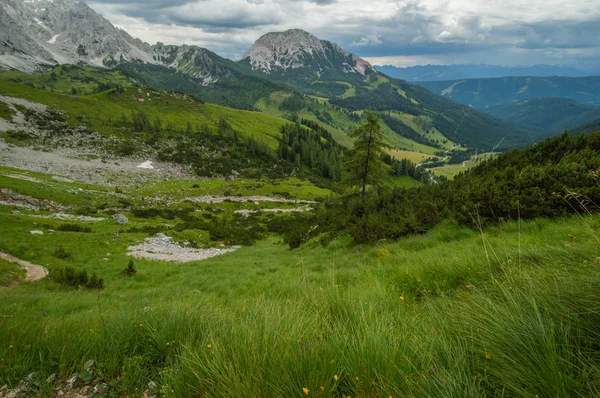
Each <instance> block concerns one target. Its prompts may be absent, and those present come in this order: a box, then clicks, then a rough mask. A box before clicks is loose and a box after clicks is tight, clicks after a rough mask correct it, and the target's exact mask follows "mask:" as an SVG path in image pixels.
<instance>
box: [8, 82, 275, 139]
mask: <svg viewBox="0 0 600 398" xmlns="http://www.w3.org/2000/svg"><path fill="white" fill-rule="evenodd" d="M25 76H27V75H25ZM0 77H1V76H0ZM5 77H6V76H5ZM32 80H33V79H32ZM68 82H69V81H67V83H64V84H63V86H64V87H65V89H66V88H67V87H68V84H69V83H68ZM66 90H67V91H70V89H66ZM0 94H1V95H6V96H10V97H17V98H23V99H26V100H29V101H32V102H35V103H40V104H44V105H47V106H50V107H52V108H55V109H57V110H59V111H62V112H64V114H65V115H66V117H67V118H68V119H69V121H70V122H71V124H73V125H79V124H81V123H83V124H84V125H85V126H86V127H88V128H90V129H93V130H95V131H99V132H101V133H107V134H115V133H117V132H118V130H119V129H118V127H117V126H116V123H117V122H118V121H119V119H120V118H121V116H122V115H123V114H125V115H126V116H130V115H132V114H133V113H136V112H139V111H142V112H144V113H146V114H147V116H148V117H149V119H150V120H151V121H154V120H155V119H156V118H160V119H161V120H162V122H163V123H164V124H165V126H166V125H171V126H172V127H173V128H175V129H181V130H185V129H186V128H187V123H188V121H189V122H190V123H192V127H196V126H197V125H200V124H206V125H208V126H209V127H211V128H215V127H216V126H217V125H218V123H219V120H220V119H221V118H224V119H226V120H227V121H228V122H229V123H230V124H231V125H232V126H233V127H234V128H235V129H236V130H238V131H239V132H240V133H241V134H243V135H245V136H248V137H249V136H252V135H254V136H255V137H257V138H258V139H260V140H262V141H264V142H265V143H267V144H268V145H269V146H270V147H272V148H276V147H277V140H276V137H277V136H278V135H279V129H280V128H281V126H283V125H284V124H285V123H287V121H285V120H283V119H281V118H278V117H273V116H269V115H265V114H261V113H258V112H251V111H244V110H237V109H231V108H226V107H223V106H219V105H213V104H207V103H202V102H199V101H197V100H195V99H194V98H193V97H191V96H187V95H185V94H181V93H175V92H163V91H158V90H152V89H144V88H134V87H124V88H123V89H122V90H117V89H111V90H109V91H104V92H100V93H97V94H89V95H72V94H71V93H70V92H69V94H66V93H57V92H51V91H48V90H44V89H41V88H39V87H35V88H33V87H30V86H28V85H24V84H21V83H15V82H13V81H10V79H9V80H8V81H7V80H0Z"/></svg>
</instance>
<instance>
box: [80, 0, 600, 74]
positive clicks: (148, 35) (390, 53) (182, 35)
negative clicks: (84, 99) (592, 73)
mask: <svg viewBox="0 0 600 398" xmlns="http://www.w3.org/2000/svg"><path fill="white" fill-rule="evenodd" d="M90 5H91V6H92V7H93V8H95V9H96V10H97V11H99V12H100V13H102V14H103V15H105V16H106V17H107V18H108V19H109V20H111V21H112V22H113V23H115V24H116V25H117V26H119V27H121V28H123V29H124V30H126V31H128V32H129V33H130V34H131V35H133V36H135V37H140V38H141V39H142V40H145V41H148V42H151V43H154V42H156V41H162V42H165V43H168V44H184V43H186V44H196V45H200V46H203V47H206V48H208V49H210V50H212V51H215V52H216V53H218V54H220V55H223V56H226V57H229V58H233V59H237V58H239V57H241V56H242V55H243V53H244V52H245V51H246V49H247V48H248V47H249V46H250V45H251V44H252V42H254V41H255V40H256V39H257V38H258V37H260V36H261V35H262V34H264V33H267V32H270V31H281V30H285V29H290V28H302V29H305V30H307V31H309V32H311V33H313V34H315V35H317V36H319V37H320V38H323V39H327V40H331V41H334V42H336V43H338V44H340V45H342V46H343V47H347V48H349V49H353V50H354V51H356V52H357V53H358V54H359V55H362V56H364V57H368V58H369V59H375V58H382V57H385V58H387V59H389V60H396V61H395V62H401V63H402V64H404V63H405V62H421V60H431V61H434V60H439V62H449V61H451V60H453V59H456V60H459V59H460V60H461V62H479V61H481V57H485V58H486V59H494V60H497V61H498V62H500V63H505V64H506V63H515V62H527V63H529V64H533V63H542V62H554V63H557V62H571V63H578V62H579V59H581V60H583V62H588V63H594V62H597V54H598V49H599V48H600V40H598V38H599V37H600V0H570V1H569V2H565V1H564V0H529V1H522V0H487V1H481V0H400V1H397V0H371V1H367V2H361V1H355V0H173V1H169V2H166V1H160V0H146V1H142V0H123V1H117V0H95V1H94V2H91V3H90ZM540 49H544V51H539V50H540ZM575 50H577V51H575ZM523 54H527V55H523Z"/></svg>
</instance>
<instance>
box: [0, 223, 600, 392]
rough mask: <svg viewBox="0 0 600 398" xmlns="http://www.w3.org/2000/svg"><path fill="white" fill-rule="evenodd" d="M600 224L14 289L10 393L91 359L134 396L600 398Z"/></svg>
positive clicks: (253, 258) (222, 261)
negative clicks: (154, 389) (82, 288)
mask: <svg viewBox="0 0 600 398" xmlns="http://www.w3.org/2000/svg"><path fill="white" fill-rule="evenodd" d="M599 220H600V219H599V218H598V217H586V219H585V221H586V225H589V226H590V227H589V228H588V226H583V225H582V220H581V219H579V218H570V219H565V220H558V221H554V222H551V221H545V220H537V221H529V222H523V223H521V224H518V223H507V224H505V225H502V226H499V227H495V228H492V229H490V230H487V231H484V233H483V238H484V242H485V244H486V247H487V249H488V253H489V262H488V260H487V258H486V255H485V252H484V250H483V248H482V237H481V235H480V234H479V233H478V232H477V231H472V230H468V229H464V228H461V227H458V226H456V225H453V224H446V225H443V226H440V227H438V228H436V229H435V230H434V231H432V232H431V233H429V234H428V235H426V236H421V237H414V238H408V239H404V240H401V241H399V242H397V243H388V244H384V245H381V246H379V247H374V248H358V247H352V246H350V245H349V244H348V242H347V241H346V240H344V239H341V240H337V241H334V242H332V243H331V244H330V245H329V246H328V247H327V248H323V247H321V246H320V245H317V244H308V245H306V246H304V247H302V248H301V249H299V250H296V251H293V252H289V251H288V250H287V249H285V247H284V246H283V245H281V244H278V243H277V242H274V241H273V240H269V241H266V242H263V243H261V244H259V245H257V246H255V247H251V248H245V249H244V250H245V251H240V252H237V253H234V254H232V255H231V256H223V257H221V258H217V259H211V260H207V261H205V262H202V263H197V264H189V265H187V266H182V270H181V271H180V272H181V273H179V274H177V273H176V274H174V275H172V276H170V277H168V278H167V279H162V280H161V279H146V281H147V283H142V282H141V281H142V280H144V279H143V278H152V277H151V276H150V275H148V272H149V269H153V268H149V267H150V265H147V264H145V263H143V262H139V263H136V266H137V267H138V274H137V275H136V276H134V277H132V278H124V277H123V276H120V275H119V276H117V275H116V274H117V273H115V276H114V277H113V280H110V279H109V281H108V282H107V288H106V289H105V291H104V292H100V293H97V294H96V293H90V292H79V291H77V292H74V291H70V292H65V291H62V290H56V289H55V288H54V287H51V286H50V285H49V282H48V285H44V284H41V285H40V286H37V287H35V286H33V285H30V284H25V285H22V286H19V287H17V288H10V290H9V293H8V294H7V295H5V300H2V303H1V304H0V311H1V312H3V313H4V312H9V313H13V314H14V317H12V318H1V319H0V341H1V342H2V343H0V358H1V360H0V384H1V383H2V382H4V383H9V384H11V385H14V384H15V383H18V382H19V380H21V379H22V378H23V377H24V376H25V375H27V374H29V373H30V372H32V371H37V372H38V373H40V376H44V378H45V376H46V375H49V374H51V373H54V372H56V371H57V370H59V371H60V373H61V375H65V377H68V376H69V375H70V374H71V373H72V372H75V371H79V370H81V369H82V366H83V363H84V362H85V361H86V360H88V359H93V360H95V361H96V362H97V363H98V366H99V372H100V374H101V375H102V377H103V378H104V379H105V380H115V382H114V385H115V386H117V389H118V390H120V391H122V392H127V393H130V394H140V393H141V392H142V391H143V389H144V388H145V384H146V383H147V382H148V381H149V380H154V381H155V382H157V383H158V384H159V387H160V392H161V394H163V395H165V396H182V397H183V396H186V397H187V396H208V397H293V396H305V393H304V392H303V389H304V388H306V389H308V390H309V393H308V395H309V396H322V397H343V396H346V397H348V396H350V397H389V396H392V397H408V396H413V397H432V396H435V397H471V396H517V397H535V396H540V397H542V396H552V397H559V396H560V397H572V396H597V395H598V394H599V393H600V295H598V292H600V280H599V279H598V272H599V268H600V260H598V256H599V253H598V247H597V241H596V236H595V233H594V231H595V230H596V229H597V225H598V221H599ZM159 266H160V267H168V266H166V265H157V267H159ZM156 269H158V268H156ZM145 273H146V274H145ZM140 274H141V275H140ZM144 274H145V275H144ZM138 278H141V279H138ZM136 280H137V282H136ZM34 288H35V289H36V290H35V291H34ZM32 295H33V296H32ZM25 296H27V297H25ZM15 306H19V307H20V308H19V309H15V308H14V307H15ZM9 346H12V348H9Z"/></svg>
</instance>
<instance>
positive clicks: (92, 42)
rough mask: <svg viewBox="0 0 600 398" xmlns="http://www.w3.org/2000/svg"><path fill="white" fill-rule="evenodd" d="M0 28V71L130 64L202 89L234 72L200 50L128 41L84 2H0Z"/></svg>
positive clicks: (228, 64)
mask: <svg viewBox="0 0 600 398" xmlns="http://www.w3.org/2000/svg"><path fill="white" fill-rule="evenodd" d="M0 23H1V26H2V29H1V30H0V69H16V70H20V71H26V72H37V71H43V70H47V69H48V68H51V67H52V66H55V65H57V64H87V65H91V66H99V67H115V66H117V65H120V64H123V63H127V62H133V61H135V62H141V63H143V64H150V65H159V66H164V67H168V68H174V69H175V70H177V71H178V72H181V73H183V74H187V75H189V76H190V77H192V78H194V79H195V80H197V81H198V83H199V84H201V85H205V86H206V85H210V84H213V83H215V82H217V81H219V80H220V79H223V78H225V77H228V76H230V75H231V74H232V73H233V72H232V70H231V69H232V68H235V63H234V62H232V61H229V60H226V59H224V58H222V57H219V56H218V55H217V54H215V53H213V52H211V51H208V50H206V49H204V48H200V47H197V46H187V45H183V46H173V45H164V44H163V43H160V42H159V43H157V44H156V45H150V44H148V43H145V42H143V41H141V40H139V39H134V38H133V37H131V36H130V35H129V34H128V33H127V32H125V31H123V30H121V29H118V28H116V27H115V26H113V25H112V24H111V23H110V22H109V21H108V20H107V19H105V18H104V17H103V16H102V15H100V14H98V13H97V12H95V11H94V10H93V9H91V8H90V7H89V6H88V5H87V4H85V3H84V2H77V1H73V0H30V1H22V0H4V1H3V2H2V3H1V4H0ZM238 69H239V68H238Z"/></svg>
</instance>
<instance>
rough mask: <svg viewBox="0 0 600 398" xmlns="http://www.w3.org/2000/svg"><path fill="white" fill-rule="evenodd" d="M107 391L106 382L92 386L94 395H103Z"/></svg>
mask: <svg viewBox="0 0 600 398" xmlns="http://www.w3.org/2000/svg"><path fill="white" fill-rule="evenodd" d="M107 392H108V384H106V383H99V384H97V385H95V386H94V395H104V394H106V393H107Z"/></svg>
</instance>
